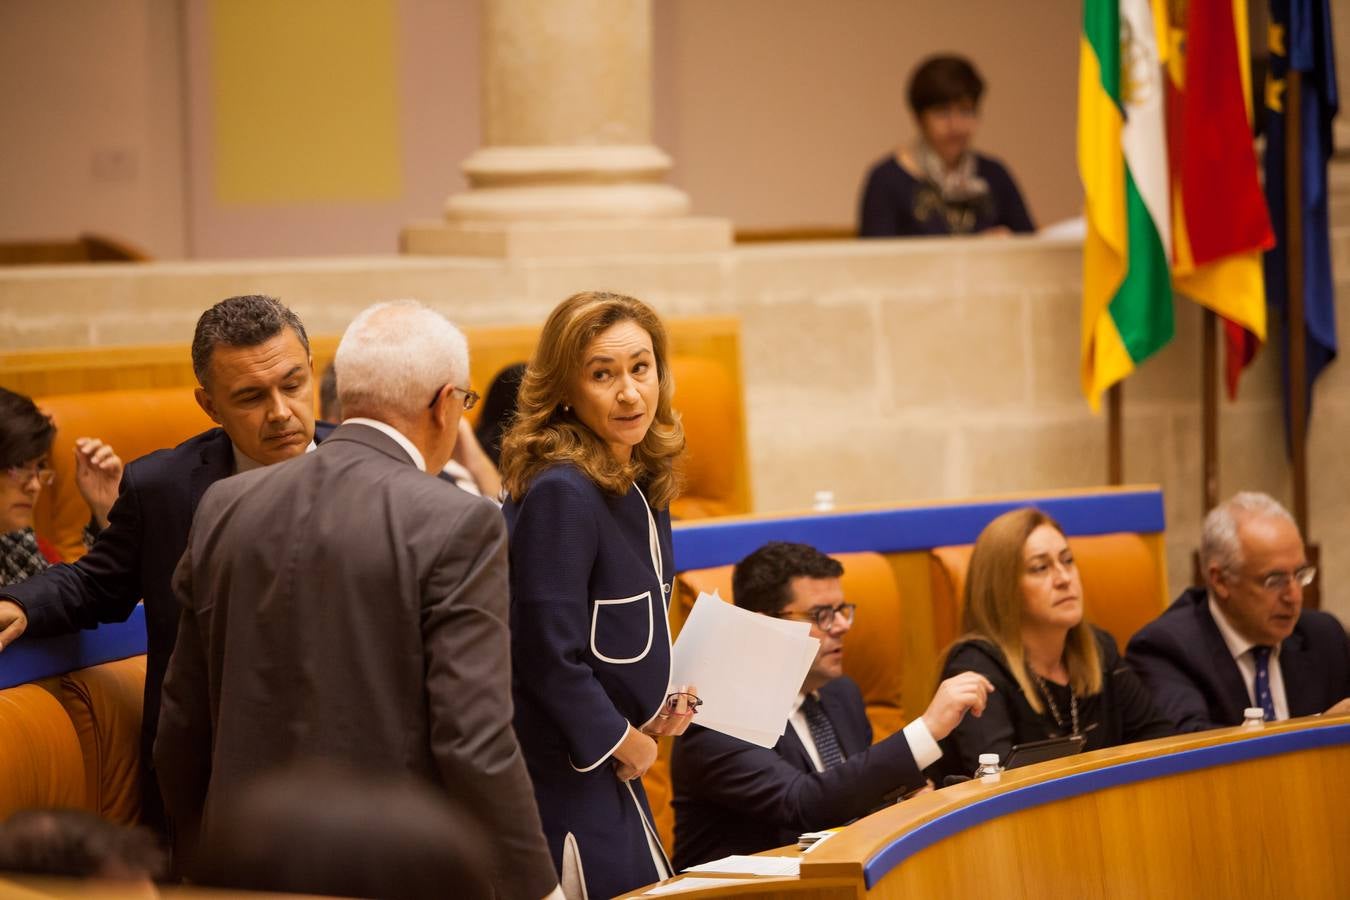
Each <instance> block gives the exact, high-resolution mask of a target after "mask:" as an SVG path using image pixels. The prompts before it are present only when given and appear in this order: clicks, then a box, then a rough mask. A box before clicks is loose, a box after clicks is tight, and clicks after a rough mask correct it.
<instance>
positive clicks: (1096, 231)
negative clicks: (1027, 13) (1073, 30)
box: [1078, 0, 1175, 409]
mask: <svg viewBox="0 0 1350 900" xmlns="http://www.w3.org/2000/svg"><path fill="white" fill-rule="evenodd" d="M1161 3H1162V0H1155V2H1154V3H1150V2H1149V0H1084V3H1083V34H1082V39H1081V41H1080V51H1079V68H1078V170H1079V174H1080V176H1081V177H1082V179H1083V190H1084V194H1085V195H1086V213H1087V236H1086V238H1085V240H1084V244H1083V338H1082V377H1083V392H1084V393H1085V394H1086V395H1087V398H1088V402H1089V403H1090V404H1091V405H1092V408H1093V409H1097V408H1098V407H1099V406H1100V403H1101V395H1102V392H1103V391H1105V390H1106V389H1107V388H1109V387H1110V386H1111V385H1113V384H1115V383H1116V382H1117V381H1120V380H1121V379H1122V378H1124V377H1125V376H1127V375H1129V374H1130V372H1132V371H1134V368H1135V366H1137V365H1138V364H1139V363H1141V362H1143V361H1144V360H1145V359H1147V358H1148V357H1149V356H1151V355H1153V354H1154V353H1156V352H1157V351H1158V350H1159V349H1161V348H1162V347H1163V346H1164V345H1165V344H1166V343H1167V342H1168V341H1169V340H1171V339H1172V334H1173V331H1174V327H1175V326H1174V323H1173V317H1172V279H1171V271H1170V269H1171V265H1170V264H1171V257H1172V235H1171V230H1172V212H1171V185H1170V183H1169V176H1168V165H1167V133H1166V110H1165V99H1166V93H1165V92H1166V88H1165V85H1164V83H1163V82H1164V77H1163V70H1162V61H1161V57H1160V55H1159V50H1158V48H1159V42H1158V35H1159V34H1160V33H1163V27H1164V26H1165V23H1166V16H1165V13H1164V11H1163V10H1162V6H1161Z"/></svg>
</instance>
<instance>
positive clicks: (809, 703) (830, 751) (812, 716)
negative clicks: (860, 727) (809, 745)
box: [802, 696, 844, 769]
mask: <svg viewBox="0 0 1350 900" xmlns="http://www.w3.org/2000/svg"><path fill="white" fill-rule="evenodd" d="M802 712H803V713H805V714H806V727H807V729H808V730H809V731H810V732H811V740H813V741H815V742H816V752H817V753H819V754H820V762H821V764H822V765H824V766H825V768H827V769H833V768H834V767H835V766H837V765H839V764H841V763H842V762H843V761H844V751H843V750H840V749H839V738H838V737H837V736H836V735H835V733H834V726H833V725H831V724H830V717H829V716H827V715H825V710H824V709H823V708H822V707H821V705H820V701H819V700H817V699H816V698H815V697H811V696H808V697H807V698H806V699H805V700H803V701H802Z"/></svg>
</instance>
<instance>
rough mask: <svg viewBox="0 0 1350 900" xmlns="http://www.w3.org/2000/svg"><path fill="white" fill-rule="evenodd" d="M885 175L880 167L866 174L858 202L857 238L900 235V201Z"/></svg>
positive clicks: (883, 168) (883, 169)
mask: <svg viewBox="0 0 1350 900" xmlns="http://www.w3.org/2000/svg"><path fill="white" fill-rule="evenodd" d="M885 175H886V170H885V167H884V166H882V165H878V166H875V167H874V168H873V169H872V170H871V171H870V172H868V173H867V181H866V182H865V183H864V184H863V190H862V197H861V198H860V199H859V201H858V237H896V236H898V235H900V234H901V233H902V232H901V228H900V200H898V199H897V197H896V196H895V191H894V190H893V188H892V185H891V184H889V183H888V181H887V179H886V177H885Z"/></svg>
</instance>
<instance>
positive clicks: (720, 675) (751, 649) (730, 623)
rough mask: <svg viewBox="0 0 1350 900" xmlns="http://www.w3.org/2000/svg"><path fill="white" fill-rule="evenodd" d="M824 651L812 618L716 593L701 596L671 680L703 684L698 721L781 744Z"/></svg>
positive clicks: (726, 731) (683, 635) (685, 631)
mask: <svg viewBox="0 0 1350 900" xmlns="http://www.w3.org/2000/svg"><path fill="white" fill-rule="evenodd" d="M819 649H820V641H818V640H816V639H815V638H813V637H811V625H810V623H808V622H794V621H791V620H788V619H775V618H774V617H772V616H765V615H760V614H759V613H752V612H748V611H747V610H744V609H741V608H740V607H737V606H733V605H731V604H730V603H727V602H725V601H723V600H722V599H721V598H720V597H718V596H717V595H716V594H713V595H711V596H709V595H708V594H699V595H698V600H696V601H695V602H694V609H693V611H692V612H690V613H689V618H688V619H686V620H685V623H684V627H683V628H681V629H680V636H679V638H678V639H677V640H676V641H675V649H674V653H673V660H672V663H671V684H672V685H673V686H676V689H678V686H681V685H693V686H694V687H695V688H697V690H698V695H699V697H700V698H701V699H702V700H703V706H702V707H700V708H699V711H698V715H697V716H695V717H694V722H695V723H697V724H699V725H702V726H703V727H704V728H711V729H713V730H714V731H720V732H722V733H723V734H727V735H731V736H732V737H735V738H740V739H741V740H743V741H749V742H750V743H752V744H758V745H759V746H761V747H773V745H774V744H776V743H778V739H779V738H780V737H782V736H783V732H784V731H785V730H786V729H787V720H788V716H790V715H791V714H792V706H793V704H794V703H795V702H796V700H797V694H798V693H800V692H801V688H802V681H803V680H805V678H806V673H807V672H808V671H809V670H810V668H811V663H812V662H813V661H814V660H815V658H816V653H817V651H818V650H819Z"/></svg>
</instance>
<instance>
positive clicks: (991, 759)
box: [980, 753, 998, 766]
mask: <svg viewBox="0 0 1350 900" xmlns="http://www.w3.org/2000/svg"><path fill="white" fill-rule="evenodd" d="M980 765H982V766H996V765H998V754H997V753H981V754H980Z"/></svg>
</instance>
